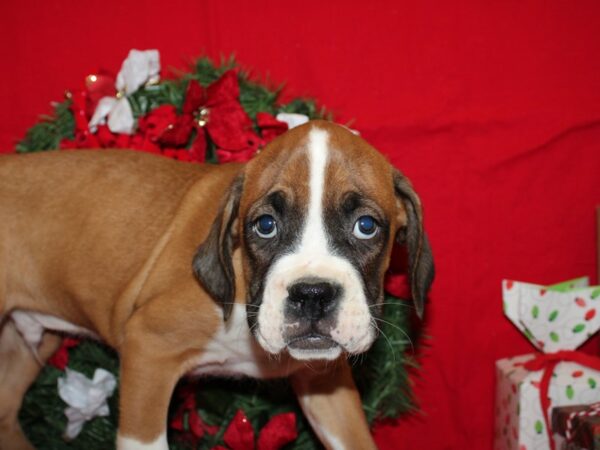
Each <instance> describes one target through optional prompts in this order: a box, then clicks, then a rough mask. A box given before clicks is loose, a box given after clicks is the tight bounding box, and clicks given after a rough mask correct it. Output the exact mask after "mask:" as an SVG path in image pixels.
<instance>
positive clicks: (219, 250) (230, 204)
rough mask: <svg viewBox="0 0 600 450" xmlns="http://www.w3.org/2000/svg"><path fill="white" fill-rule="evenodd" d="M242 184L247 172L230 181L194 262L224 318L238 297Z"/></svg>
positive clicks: (197, 275)
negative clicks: (236, 255)
mask: <svg viewBox="0 0 600 450" xmlns="http://www.w3.org/2000/svg"><path fill="white" fill-rule="evenodd" d="M243 185H244V176H243V174H240V175H238V176H237V177H236V178H235V180H234V181H233V183H232V184H231V186H230V188H229V192H228V193H227V196H226V197H225V199H224V202H223V203H222V205H221V209H220V210H219V214H218V215H217V217H216V219H215V221H214V222H213V224H212V227H211V229H210V232H209V233H208V237H207V238H206V240H205V241H204V242H203V243H202V244H201V245H200V247H199V248H198V251H197V252H196V256H195V257H194V262H193V268H194V273H195V274H196V277H198V280H200V283H201V284H202V286H203V287H204V289H206V291H207V292H208V293H209V294H210V295H211V296H212V297H213V298H214V299H215V300H216V301H217V302H218V303H220V304H221V306H222V308H223V318H224V319H225V320H227V319H228V318H229V316H230V315H231V311H232V310H233V302H234V300H235V274H234V272H233V261H232V255H233V249H234V248H235V246H236V245H237V240H238V236H237V230H236V228H237V227H236V225H237V217H238V210H239V206H240V197H241V195H242V188H243Z"/></svg>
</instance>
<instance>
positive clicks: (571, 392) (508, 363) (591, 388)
mask: <svg viewBox="0 0 600 450" xmlns="http://www.w3.org/2000/svg"><path fill="white" fill-rule="evenodd" d="M502 297H503V305H504V313H505V314H506V316H507V317H508V318H509V319H510V320H511V322H513V323H514V324H515V326H516V327H517V328H518V329H519V330H520V331H521V332H522V333H523V334H524V335H525V336H526V337H527V338H528V339H529V340H530V341H531V343H532V344H533V345H534V346H535V347H536V348H538V349H539V350H541V351H542V352H544V353H554V352H557V351H560V350H575V349H576V348H577V347H579V346H580V345H581V344H583V343H584V342H585V341H586V340H587V339H588V338H589V337H590V336H591V335H592V334H594V333H595V332H596V331H597V330H598V328H600V311H597V309H598V308H600V287H598V286H594V287H589V286H588V279H587V278H577V279H575V280H569V281H565V282H563V283H559V284H555V285H552V286H540V285H537V284H531V283H523V282H519V281H512V280H504V281H503V282H502ZM535 356H536V355H535V354H528V355H521V356H516V357H514V358H506V359H501V360H498V361H496V425H495V440H494V448H495V450H505V449H506V450H509V449H514V450H547V449H549V448H550V446H549V445H550V443H549V442H548V432H547V430H546V424H545V421H544V414H543V413H542V407H541V405H540V391H539V383H540V380H541V378H542V375H543V370H538V371H535V372H530V371H528V370H526V369H525V368H524V367H522V364H523V363H524V362H526V361H529V360H530V359H533V358H534V357H535ZM548 395H549V397H550V399H551V408H552V407H555V406H570V405H576V404H589V403H594V402H597V401H600V372H598V371H596V370H593V369H589V368H586V367H583V366H581V365H579V364H576V363H572V362H562V363H559V364H558V365H557V366H556V368H555V370H554V373H553V376H552V379H551V381H550V387H549V391H548ZM548 413H550V411H548ZM557 448H560V447H559V446H558V445H557Z"/></svg>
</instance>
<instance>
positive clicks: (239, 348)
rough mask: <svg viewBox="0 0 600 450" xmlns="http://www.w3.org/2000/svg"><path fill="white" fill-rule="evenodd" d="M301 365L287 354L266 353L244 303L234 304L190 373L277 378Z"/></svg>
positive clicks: (195, 374) (193, 374) (194, 374)
mask: <svg viewBox="0 0 600 450" xmlns="http://www.w3.org/2000/svg"><path fill="white" fill-rule="evenodd" d="M219 314H221V311H220V310H219ZM302 365H303V363H302V362H300V361H297V360H294V359H292V358H290V357H289V356H287V355H282V356H278V357H274V356H273V355H269V354H268V353H266V352H265V351H264V350H263V349H262V347H261V346H260V345H259V344H258V342H256V339H255V338H254V336H252V333H251V332H250V329H249V327H248V322H247V320H246V306H245V305H238V304H236V305H234V307H233V312H232V314H231V317H230V318H229V320H228V321H227V323H223V324H221V325H220V327H219V330H218V331H217V333H216V334H215V335H214V336H213V338H212V340H211V341H210V342H209V344H208V345H207V346H206V348H205V349H204V351H203V353H202V356H201V357H200V358H199V359H198V361H197V362H196V367H195V368H194V369H193V370H192V371H191V372H190V373H189V375H192V376H198V375H217V376H218V375H223V376H249V377H253V378H278V377H285V376H287V375H289V374H290V373H292V372H295V371H296V370H298V368H300V367H302Z"/></svg>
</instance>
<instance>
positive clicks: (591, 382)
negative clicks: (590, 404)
mask: <svg viewBox="0 0 600 450" xmlns="http://www.w3.org/2000/svg"><path fill="white" fill-rule="evenodd" d="M587 382H588V386H589V387H591V388H592V389H594V388H595V387H596V384H597V383H596V380H594V379H593V378H588V380H587Z"/></svg>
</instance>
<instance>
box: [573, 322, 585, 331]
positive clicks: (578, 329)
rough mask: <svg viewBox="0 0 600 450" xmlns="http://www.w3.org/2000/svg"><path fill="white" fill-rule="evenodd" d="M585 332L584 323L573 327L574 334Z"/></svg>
mask: <svg viewBox="0 0 600 450" xmlns="http://www.w3.org/2000/svg"><path fill="white" fill-rule="evenodd" d="M583 330H585V324H584V323H578V324H577V325H575V326H574V327H573V333H581V332H582V331H583Z"/></svg>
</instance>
